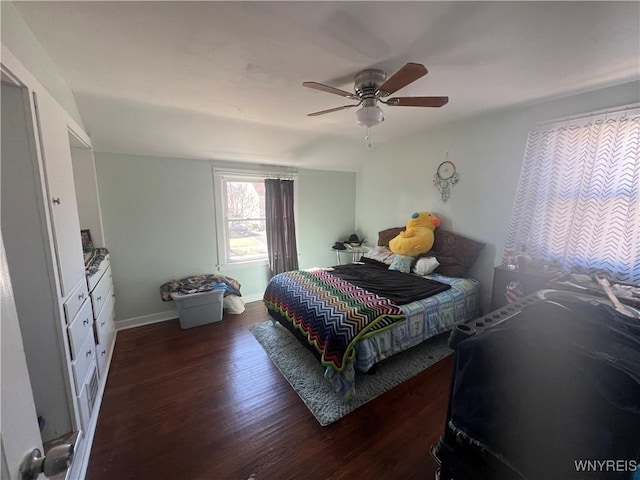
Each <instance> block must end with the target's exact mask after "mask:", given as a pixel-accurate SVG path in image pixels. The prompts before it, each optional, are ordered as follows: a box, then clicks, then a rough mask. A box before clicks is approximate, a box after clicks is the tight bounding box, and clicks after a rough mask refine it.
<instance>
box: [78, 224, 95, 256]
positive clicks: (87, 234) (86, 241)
mask: <svg viewBox="0 0 640 480" xmlns="http://www.w3.org/2000/svg"><path fill="white" fill-rule="evenodd" d="M80 238H81V239H82V250H83V251H84V252H87V251H91V250H93V241H92V240H91V230H89V229H87V230H80Z"/></svg>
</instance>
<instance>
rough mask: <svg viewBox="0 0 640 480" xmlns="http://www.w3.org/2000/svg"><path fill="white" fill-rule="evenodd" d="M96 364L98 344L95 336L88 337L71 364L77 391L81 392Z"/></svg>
mask: <svg viewBox="0 0 640 480" xmlns="http://www.w3.org/2000/svg"><path fill="white" fill-rule="evenodd" d="M95 364H96V344H95V341H94V339H93V334H92V333H91V334H90V335H87V336H86V338H85V339H84V342H82V346H81V347H80V348H79V349H78V354H77V356H76V359H75V360H73V361H72V362H71V366H72V368H73V377H74V380H75V382H76V390H77V391H80V390H81V388H82V383H83V382H84V380H85V378H86V376H87V373H88V372H89V370H91V367H92V366H95Z"/></svg>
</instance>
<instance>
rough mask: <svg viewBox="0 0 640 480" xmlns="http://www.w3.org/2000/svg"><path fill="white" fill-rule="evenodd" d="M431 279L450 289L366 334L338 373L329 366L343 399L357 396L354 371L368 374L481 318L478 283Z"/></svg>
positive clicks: (405, 309) (328, 373)
mask: <svg viewBox="0 0 640 480" xmlns="http://www.w3.org/2000/svg"><path fill="white" fill-rule="evenodd" d="M429 278H431V279H433V280H436V281H438V282H442V283H447V284H449V285H451V289H449V290H447V291H445V292H441V293H439V294H438V295H434V296H432V297H429V298H425V299H423V300H418V301H416V302H412V303H409V304H407V305H403V306H401V307H400V308H401V309H402V311H403V313H404V315H405V317H406V320H405V321H403V322H399V323H397V324H395V325H393V326H392V327H389V328H387V329H385V330H383V331H380V332H375V333H374V334H371V335H365V336H364V337H363V338H362V339H360V341H358V343H357V344H356V346H355V358H354V359H353V361H352V362H350V363H349V364H347V365H346V366H345V368H344V369H343V371H341V372H338V371H335V370H332V369H331V368H330V367H328V368H327V369H326V370H325V378H326V379H327V380H329V381H330V382H331V384H332V386H333V389H334V390H335V391H336V392H337V393H338V394H340V395H341V396H342V397H343V398H344V399H348V398H350V397H351V396H352V395H353V394H354V393H355V385H354V381H355V370H356V369H358V370H359V371H362V372H366V371H367V370H369V369H370V368H371V367H372V366H373V365H374V364H375V363H377V362H379V361H381V360H384V359H385V358H388V357H390V356H392V355H395V354H396V353H399V352H402V351H404V350H407V349H409V348H411V347H413V346H415V345H418V344H419V343H422V342H424V341H425V340H427V339H429V338H431V337H433V336H435V335H438V334H440V333H444V332H447V331H449V330H451V329H452V328H453V327H454V326H455V325H456V324H457V323H460V322H467V321H469V320H472V319H473V318H476V317H477V316H478V315H479V311H480V305H479V294H478V287H479V282H478V281H477V280H474V279H469V278H454V277H445V276H443V275H437V274H434V275H430V276H429Z"/></svg>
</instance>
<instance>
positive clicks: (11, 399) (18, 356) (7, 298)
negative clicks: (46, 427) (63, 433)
mask: <svg viewBox="0 0 640 480" xmlns="http://www.w3.org/2000/svg"><path fill="white" fill-rule="evenodd" d="M0 246H1V248H0V250H1V252H0V263H1V265H0V271H1V274H0V275H1V276H0V282H1V284H2V285H1V288H0V290H1V291H0V297H1V298H0V299H1V300H2V311H1V314H2V316H1V317H0V318H1V319H2V320H1V323H0V327H1V332H0V337H1V343H0V365H1V372H0V375H1V377H0V378H1V379H2V385H1V398H0V402H1V404H2V411H1V418H0V425H2V430H0V443H1V444H2V472H1V473H0V476H1V478H2V479H3V480H4V479H7V480H20V475H19V473H18V471H19V469H20V464H21V463H22V460H23V459H24V457H25V456H26V455H27V454H29V453H30V452H31V451H32V450H33V449H34V448H38V449H40V451H41V452H42V451H43V449H42V439H41V437H40V431H39V429H38V420H37V415H36V407H35V404H34V403H33V392H32V391H31V383H30V381H29V372H28V371H27V361H26V358H25V355H24V349H23V346H22V334H21V333H20V326H19V324H18V315H17V313H16V305H15V302H14V299H13V288H12V286H11V278H10V277H9V270H8V268H7V258H6V254H5V251H4V241H3V240H2V233H0Z"/></svg>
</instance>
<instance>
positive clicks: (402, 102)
mask: <svg viewBox="0 0 640 480" xmlns="http://www.w3.org/2000/svg"><path fill="white" fill-rule="evenodd" d="M384 103H386V104H387V105H389V106H391V107H442V106H443V105H446V104H447V103H449V97H396V98H390V99H389V100H387V101H386V102H384Z"/></svg>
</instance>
